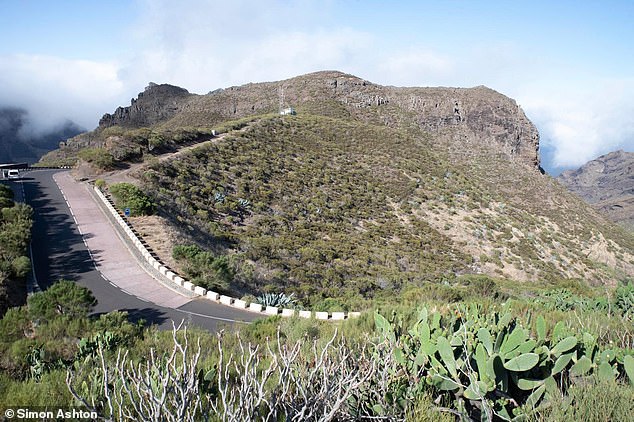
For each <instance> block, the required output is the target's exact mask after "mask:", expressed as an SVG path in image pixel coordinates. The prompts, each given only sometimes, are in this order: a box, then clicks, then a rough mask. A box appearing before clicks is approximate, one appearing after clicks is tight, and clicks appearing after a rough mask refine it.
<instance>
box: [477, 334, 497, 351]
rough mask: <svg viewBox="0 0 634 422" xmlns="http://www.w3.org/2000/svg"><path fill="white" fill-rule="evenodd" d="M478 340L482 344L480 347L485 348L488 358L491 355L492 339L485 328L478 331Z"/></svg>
mask: <svg viewBox="0 0 634 422" xmlns="http://www.w3.org/2000/svg"><path fill="white" fill-rule="evenodd" d="M478 340H480V342H481V343H482V345H483V346H484V347H485V348H486V350H487V353H488V354H489V356H491V355H492V354H493V338H492V337H491V334H490V333H489V330H487V329H486V328H480V329H479V330H478Z"/></svg>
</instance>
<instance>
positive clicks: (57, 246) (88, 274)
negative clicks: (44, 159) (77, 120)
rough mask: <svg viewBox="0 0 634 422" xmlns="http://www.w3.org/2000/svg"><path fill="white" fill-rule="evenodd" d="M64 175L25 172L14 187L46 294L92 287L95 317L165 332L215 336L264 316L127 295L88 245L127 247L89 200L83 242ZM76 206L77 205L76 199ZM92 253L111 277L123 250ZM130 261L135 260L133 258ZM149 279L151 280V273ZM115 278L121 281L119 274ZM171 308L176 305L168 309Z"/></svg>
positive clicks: (85, 206) (177, 298) (191, 301)
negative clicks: (180, 327) (27, 218)
mask: <svg viewBox="0 0 634 422" xmlns="http://www.w3.org/2000/svg"><path fill="white" fill-rule="evenodd" d="M59 172H60V170H34V171H30V172H25V173H23V179H22V180H21V181H19V182H12V183H21V184H22V185H23V188H24V197H25V198H24V199H25V201H26V203H28V204H30V205H31V206H32V207H33V210H34V216H33V217H34V221H33V230H32V233H33V238H32V255H33V256H32V259H33V267H34V273H35V278H36V280H37V283H38V284H39V286H40V288H41V289H46V288H47V287H48V286H50V285H51V284H52V283H54V282H55V281H57V280H59V279H68V280H73V281H75V282H76V283H78V284H80V285H82V286H85V287H87V288H89V289H90V290H91V291H92V293H93V295H94V296H95V297H96V298H97V301H98V304H97V306H96V307H95V310H94V312H95V314H97V315H98V314H101V313H107V312H110V311H113V310H120V311H126V312H128V314H129V315H130V317H131V319H132V320H139V319H144V320H145V321H147V322H149V323H152V324H157V325H159V326H160V327H161V328H171V326H172V322H171V321H172V320H173V321H175V322H176V323H177V324H178V323H179V322H180V321H182V320H186V321H187V322H188V323H189V324H193V325H197V326H200V327H202V328H205V329H208V330H212V331H216V330H219V329H221V328H224V327H227V326H229V325H235V324H243V323H247V322H249V321H253V320H254V319H256V318H258V317H259V316H258V315H257V314H253V313H250V312H247V311H241V310H239V309H234V308H231V307H228V306H224V305H220V304H217V303H214V302H211V301H209V300H207V299H202V298H194V299H192V298H188V297H183V296H179V294H178V293H176V292H170V294H172V295H175V297H174V300H172V301H169V300H164V297H165V295H164V294H163V299H161V298H160V297H159V296H160V295H158V296H157V295H155V296H154V297H153V296H152V295H151V294H150V293H147V294H146V293H143V291H142V290H138V289H137V290H136V291H133V292H132V293H133V294H130V293H128V292H129V291H131V289H130V288H127V287H126V286H123V289H125V290H126V291H124V290H123V289H122V288H121V287H119V286H117V285H116V284H117V283H121V280H119V281H117V280H108V279H105V278H104V276H103V274H102V272H100V271H98V270H97V268H96V266H95V261H93V259H92V257H91V253H89V250H88V248H87V244H88V245H91V243H95V242H101V243H96V244H101V245H112V242H118V243H119V244H120V245H119V246H120V247H123V244H122V243H121V240H120V239H119V238H118V237H117V234H116V232H115V231H114V228H112V226H110V231H109V232H108V230H107V229H106V228H105V226H104V225H103V224H102V223H103V221H101V220H104V221H107V220H105V216H104V215H103V214H102V211H101V210H100V209H99V208H98V207H97V205H96V204H95V203H94V202H93V203H88V202H85V201H84V202H81V203H80V205H81V206H79V207H78V206H77V205H73V207H75V208H77V209H78V212H82V213H83V214H84V217H82V218H84V220H83V221H84V223H85V222H89V223H90V224H87V225H86V224H84V225H83V226H82V233H83V236H84V237H85V238H86V239H84V237H82V234H80V232H79V230H78V227H77V224H76V223H75V219H74V218H73V215H72V213H71V211H70V209H69V207H68V205H67V202H66V200H65V199H64V196H63V195H62V193H61V192H60V190H59V188H58V186H57V184H56V183H55V181H54V180H53V175H54V174H55V173H59ZM58 177H59V176H58ZM75 188H81V189H85V186H83V185H79V184H76V186H75ZM18 189H19V188H18ZM16 190H17V189H16ZM69 193H70V192H69ZM74 201H75V204H77V198H75V199H74ZM72 203H73V201H71V204H72ZM99 213H101V215H99ZM78 217H79V213H78ZM86 218H89V219H88V220H87V219H86ZM80 225H81V220H80ZM97 227H99V229H97ZM91 231H93V232H94V233H91ZM93 237H94V239H92V238H93ZM115 239H116V240H115ZM84 240H86V243H87V244H86V243H84ZM91 252H92V255H93V256H95V257H96V258H95V260H96V261H97V265H99V267H100V268H102V269H103V272H104V273H106V274H108V270H112V269H113V267H116V266H117V265H119V264H116V263H117V262H119V261H121V260H122V259H123V257H122V256H121V255H120V251H119V252H116V253H115V252H113V254H112V255H113V256H110V255H109V253H110V251H109V250H108V249H105V248H104V249H103V250H94V249H93V250H91ZM128 255H129V254H128ZM127 258H128V259H134V258H131V256H130V255H129V256H128V257H127ZM113 263H115V264H114V265H113ZM121 265H124V264H121ZM125 265H127V266H128V267H126V269H125V271H126V272H128V273H130V271H133V272H134V274H135V277H137V276H138V277H142V276H141V275H140V274H138V270H139V269H140V268H141V267H140V265H139V264H138V263H137V264H136V265H137V267H138V268H136V270H134V269H131V267H129V265H130V264H129V262H128V263H126V264H125ZM145 275H146V276H147V277H150V276H149V274H147V273H145ZM112 277H113V278H116V275H113V276H112ZM153 282H154V283H156V284H155V285H153V288H152V289H150V290H154V291H156V290H158V289H161V288H162V289H166V287H164V286H162V285H160V284H159V283H158V282H157V281H155V280H153ZM146 290H147V289H146ZM155 302H158V304H157V303H155ZM169 303H172V304H174V306H173V307H170V306H164V305H165V304H169Z"/></svg>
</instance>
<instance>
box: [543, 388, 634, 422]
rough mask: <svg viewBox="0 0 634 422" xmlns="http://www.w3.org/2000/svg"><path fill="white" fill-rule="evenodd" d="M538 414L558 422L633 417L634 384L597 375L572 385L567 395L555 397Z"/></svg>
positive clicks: (611, 419)
mask: <svg viewBox="0 0 634 422" xmlns="http://www.w3.org/2000/svg"><path fill="white" fill-rule="evenodd" d="M538 416H539V418H540V419H543V420H549V421H559V422H581V421H627V420H632V417H633V416H634V387H633V386H628V385H625V384H622V383H620V382H617V381H614V380H602V379H600V378H598V377H594V378H591V379H589V380H587V382H585V383H578V384H574V385H572V386H571V387H570V388H569V389H568V392H567V396H566V397H564V398H563V399H561V400H554V401H553V402H552V403H550V406H549V407H545V408H544V409H543V410H541V411H539V413H538Z"/></svg>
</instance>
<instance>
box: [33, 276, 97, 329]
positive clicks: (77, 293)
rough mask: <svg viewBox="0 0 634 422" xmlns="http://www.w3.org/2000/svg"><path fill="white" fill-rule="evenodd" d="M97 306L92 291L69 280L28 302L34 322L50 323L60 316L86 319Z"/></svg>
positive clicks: (61, 281)
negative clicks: (43, 321)
mask: <svg viewBox="0 0 634 422" xmlns="http://www.w3.org/2000/svg"><path fill="white" fill-rule="evenodd" d="M96 304H97V299H95V297H94V296H93V295H92V293H91V292H90V290H88V289H87V288H85V287H82V286H79V285H77V284H76V283H74V282H72V281H69V280H60V281H58V282H57V283H55V284H53V285H52V286H51V287H49V288H48V289H47V290H45V291H43V292H39V293H35V294H34V295H32V296H31V297H29V300H28V308H29V316H30V317H31V320H33V321H37V320H45V321H50V320H52V319H54V318H56V317H57V316H59V315H63V316H66V317H67V318H85V317H86V316H88V313H89V312H90V310H91V309H92V307H93V306H95V305H96Z"/></svg>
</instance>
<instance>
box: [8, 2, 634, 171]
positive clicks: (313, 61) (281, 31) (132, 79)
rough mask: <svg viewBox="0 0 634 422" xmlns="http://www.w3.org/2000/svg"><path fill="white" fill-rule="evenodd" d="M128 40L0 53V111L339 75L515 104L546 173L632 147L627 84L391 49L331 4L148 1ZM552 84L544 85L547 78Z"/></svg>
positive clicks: (525, 55) (512, 61) (521, 60)
mask: <svg viewBox="0 0 634 422" xmlns="http://www.w3.org/2000/svg"><path fill="white" fill-rule="evenodd" d="M137 6H138V7H137V10H138V11H139V13H140V15H139V19H138V21H137V22H135V24H134V25H133V27H132V28H130V29H129V33H128V34H127V35H126V36H125V37H124V38H125V39H127V40H128V42H127V44H126V46H125V47H126V49H125V51H126V52H127V53H126V56H122V57H116V58H112V59H111V60H105V61H101V62H99V61H86V60H71V59H64V58H59V57H47V56H28V55H13V56H4V57H0V84H1V85H2V86H3V89H2V91H0V104H4V105H14V106H26V108H28V109H30V110H31V111H32V112H33V113H32V114H33V115H35V116H38V117H39V118H40V120H47V119H48V120H51V121H52V120H55V119H58V118H59V117H69V118H72V119H73V120H75V121H77V122H78V123H80V124H82V125H84V126H86V127H88V128H92V127H94V126H95V125H96V124H97V121H98V119H99V117H100V116H101V115H102V114H103V113H106V112H112V111H113V110H114V109H115V108H116V107H117V106H119V105H122V106H125V105H127V104H129V99H130V98H131V97H134V96H136V94H137V93H138V92H140V91H142V90H143V88H144V87H145V86H146V85H147V83H148V82H150V81H153V82H157V83H172V84H175V85H179V86H182V87H184V88H186V89H188V90H190V91H191V92H196V93H206V92H208V91H211V90H213V89H216V88H223V87H227V86H230V85H240V84H244V83H248V82H259V81H270V80H280V79H285V78H288V77H292V76H296V75H299V74H303V73H307V72H311V71H317V70H325V69H334V70H341V71H344V72H349V73H353V74H356V75H357V76H360V77H363V78H367V79H369V80H371V81H373V82H376V83H379V84H385V85H401V86H437V85H443V86H467V87H468V86H475V85H487V86H489V87H491V88H493V89H495V90H498V91H500V92H502V93H503V94H506V95H509V96H511V97H513V98H515V99H516V100H517V101H518V103H519V104H520V105H521V106H522V107H523V108H524V110H525V111H526V112H527V114H528V116H529V118H532V119H533V120H534V122H535V123H536V124H537V126H538V128H539V129H540V132H541V136H542V142H543V145H544V146H546V147H547V148H548V149H549V150H550V151H552V154H553V155H552V157H550V156H548V157H545V158H546V159H547V160H549V161H552V163H550V164H551V165H552V166H567V167H570V166H578V165H580V164H583V163H584V162H585V161H587V160H589V159H592V158H595V157H596V156H598V155H600V154H602V153H605V152H608V151H610V150H613V149H616V148H625V149H629V150H634V127H633V125H634V119H632V118H631V116H632V115H633V112H634V103H632V102H631V101H630V98H631V97H632V94H633V93H634V81H633V80H632V79H629V80H626V79H620V80H610V81H607V80H603V81H599V80H598V77H597V76H596V75H591V74H585V75H581V74H580V71H578V72H575V69H570V68H566V67H565V66H566V65H565V63H563V64H562V63H555V62H554V61H553V60H549V59H548V57H546V56H541V55H540V54H539V53H538V51H537V49H538V46H534V47H531V48H534V49H535V51H528V50H527V49H526V48H522V47H521V46H519V45H516V44H514V43H513V42H512V41H501V42H499V43H497V44H491V43H487V44H482V45H478V44H475V43H474V42H465V43H463V44H459V45H454V46H450V47H449V48H445V49H443V50H441V49H440V48H441V47H440V46H439V45H431V44H429V45H426V44H424V40H421V38H420V37H419V38H417V41H416V44H413V45H411V44H408V45H406V46H404V45H393V44H391V43H392V42H394V41H392V40H390V36H389V34H382V33H381V32H380V28H377V29H374V28H372V27H368V29H367V30H366V29H365V28H364V29H356V28H359V27H356V28H352V27H345V26H342V25H337V24H334V23H333V22H336V19H335V17H336V14H337V13H338V11H337V8H336V6H337V4H336V2H332V1H327V2H324V1H316V0H305V1H300V2H287V1H284V0H271V1H267V2H260V1H250V0H234V1H232V2H218V1H205V0H192V1H189V2H188V3H187V4H186V5H185V6H184V5H183V4H182V3H181V2H174V1H168V0H143V1H141V2H140V3H138V4H137ZM549 81H550V82H549Z"/></svg>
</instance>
